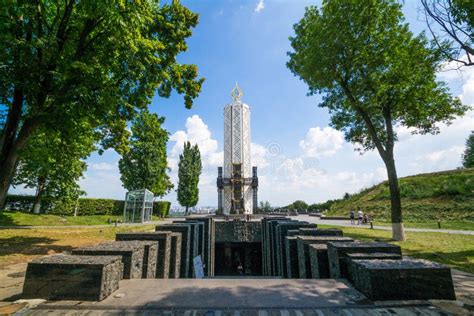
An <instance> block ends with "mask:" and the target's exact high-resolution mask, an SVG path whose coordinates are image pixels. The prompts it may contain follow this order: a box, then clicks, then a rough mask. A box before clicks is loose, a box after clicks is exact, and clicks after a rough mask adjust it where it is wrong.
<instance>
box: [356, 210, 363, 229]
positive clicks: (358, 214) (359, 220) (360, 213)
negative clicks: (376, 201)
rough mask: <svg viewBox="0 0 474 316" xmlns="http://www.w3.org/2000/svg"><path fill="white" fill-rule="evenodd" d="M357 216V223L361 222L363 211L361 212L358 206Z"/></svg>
mask: <svg viewBox="0 0 474 316" xmlns="http://www.w3.org/2000/svg"><path fill="white" fill-rule="evenodd" d="M357 217H358V221H357V225H360V224H362V221H363V220H364V213H363V212H362V210H361V209H360V207H359V210H358V211H357Z"/></svg>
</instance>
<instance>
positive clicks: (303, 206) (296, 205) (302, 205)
mask: <svg viewBox="0 0 474 316" xmlns="http://www.w3.org/2000/svg"><path fill="white" fill-rule="evenodd" d="M287 208H289V209H290V210H301V211H302V210H307V209H308V204H307V203H306V202H305V201H302V200H296V201H294V202H293V203H291V204H290V205H288V206H287Z"/></svg>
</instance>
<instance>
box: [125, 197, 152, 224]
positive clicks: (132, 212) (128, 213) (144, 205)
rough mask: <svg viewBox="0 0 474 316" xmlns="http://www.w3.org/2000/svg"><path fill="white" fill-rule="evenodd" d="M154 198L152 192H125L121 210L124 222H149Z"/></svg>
mask: <svg viewBox="0 0 474 316" xmlns="http://www.w3.org/2000/svg"><path fill="white" fill-rule="evenodd" d="M154 198H155V196H154V195H153V192H151V191H149V190H147V189H142V190H135V191H129V192H127V194H126V195H125V206H124V208H123V219H124V222H125V223H143V222H148V221H151V215H152V213H153V200H154Z"/></svg>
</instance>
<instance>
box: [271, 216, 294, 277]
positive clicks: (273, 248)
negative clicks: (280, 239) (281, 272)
mask: <svg viewBox="0 0 474 316" xmlns="http://www.w3.org/2000/svg"><path fill="white" fill-rule="evenodd" d="M289 221H291V220H290V219H288V218H283V219H269V220H268V221H267V222H266V225H267V229H266V235H267V245H268V246H267V252H268V269H269V275H271V276H276V275H277V251H276V245H277V241H276V226H277V225H278V224H279V223H283V222H289Z"/></svg>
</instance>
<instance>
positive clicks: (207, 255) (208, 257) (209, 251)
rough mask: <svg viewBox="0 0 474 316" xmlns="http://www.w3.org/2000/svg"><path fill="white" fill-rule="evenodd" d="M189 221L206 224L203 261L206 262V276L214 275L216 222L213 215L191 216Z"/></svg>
mask: <svg viewBox="0 0 474 316" xmlns="http://www.w3.org/2000/svg"><path fill="white" fill-rule="evenodd" d="M186 220H188V221H197V222H201V223H203V224H204V240H203V241H204V242H203V255H202V262H203V264H204V267H203V268H204V274H205V275H206V276H213V275H214V256H215V254H214V252H215V248H214V244H215V226H214V225H215V224H214V219H212V218H211V217H190V218H187V219H186Z"/></svg>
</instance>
